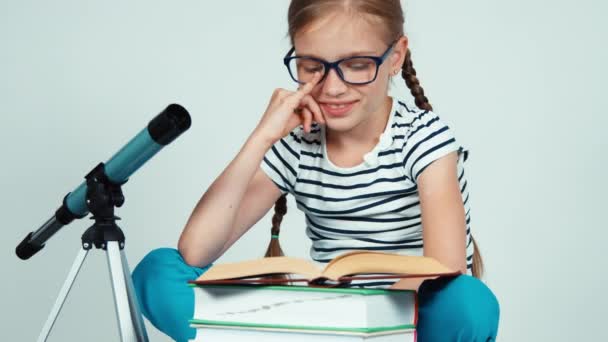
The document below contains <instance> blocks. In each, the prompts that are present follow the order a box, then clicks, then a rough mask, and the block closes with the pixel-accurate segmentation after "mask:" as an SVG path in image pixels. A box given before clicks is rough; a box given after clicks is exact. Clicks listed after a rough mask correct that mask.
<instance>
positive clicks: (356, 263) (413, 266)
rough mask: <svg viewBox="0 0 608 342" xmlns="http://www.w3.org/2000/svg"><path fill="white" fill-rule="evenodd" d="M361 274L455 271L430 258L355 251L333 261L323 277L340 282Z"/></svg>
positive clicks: (440, 272) (409, 273) (416, 273)
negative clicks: (352, 275) (346, 277)
mask: <svg viewBox="0 0 608 342" xmlns="http://www.w3.org/2000/svg"><path fill="white" fill-rule="evenodd" d="M361 273H389V274H407V275H426V274H444V273H446V274H449V273H453V271H452V270H450V269H449V268H447V267H445V266H444V265H442V264H441V263H439V262H438V261H437V260H435V259H433V258H429V257H424V256H410V255H400V254H394V253H382V252H371V251H355V252H349V253H345V254H343V255H341V256H339V257H337V258H335V259H334V260H332V261H331V262H330V263H329V264H328V265H327V266H326V267H325V270H324V271H323V273H322V276H323V277H326V278H327V279H331V280H334V281H338V280H339V278H340V277H342V276H346V275H351V274H361Z"/></svg>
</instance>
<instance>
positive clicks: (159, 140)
mask: <svg viewBox="0 0 608 342" xmlns="http://www.w3.org/2000/svg"><path fill="white" fill-rule="evenodd" d="M191 123H192V121H191V119H190V115H189V114H188V111H187V110H186V109H184V107H182V106H180V105H178V104H170V105H169V106H167V108H165V109H164V110H163V111H162V112H161V113H160V114H158V115H157V116H156V117H154V118H153V119H152V120H151V121H150V122H149V123H148V124H147V126H146V127H145V128H144V129H143V130H141V131H140V133H139V134H137V135H136V136H135V137H133V138H132V139H131V140H130V141H129V142H128V143H127V144H126V145H124V146H123V148H121V149H120V150H119V151H118V152H117V153H116V154H115V155H114V156H113V157H111V158H110V159H109V160H108V161H107V162H106V163H99V164H98V165H97V166H95V167H94V168H93V169H92V170H91V171H90V172H89V173H88V174H87V175H86V176H85V181H83V182H82V183H81V184H80V185H79V186H78V187H77V188H76V189H74V190H73V191H71V192H69V193H68V194H67V195H65V197H64V198H63V202H62V204H61V206H60V207H59V208H58V209H57V210H56V211H55V213H54V214H53V215H52V216H51V218H50V219H48V220H47V221H46V222H45V223H44V224H43V225H42V226H41V227H40V228H38V229H37V230H36V231H33V232H30V233H29V234H28V235H27V236H26V237H25V238H24V239H23V241H21V243H20V244H19V245H18V246H17V248H16V249H15V252H16V254H17V256H18V257H19V258H20V259H22V260H27V259H29V258H31V257H32V256H33V255H34V254H36V253H37V252H39V251H40V250H41V249H42V248H44V246H45V244H46V242H47V241H48V240H49V239H50V238H51V237H52V236H53V235H54V234H55V233H57V232H58V231H59V230H60V229H61V228H63V227H64V226H66V225H68V224H70V223H71V222H72V221H74V220H75V219H80V218H83V217H85V216H87V215H88V214H89V213H91V214H92V215H93V216H92V217H91V219H93V220H95V223H94V224H93V225H92V226H91V227H89V228H88V229H87V230H86V231H85V232H84V234H83V235H82V237H81V249H80V251H79V253H78V255H77V256H76V259H75V260H74V263H73V264H72V268H71V269H70V271H69V273H68V276H67V278H66V280H65V282H64V284H63V287H62V288H61V290H60V292H59V295H58V297H57V300H56V301H55V304H54V306H53V309H52V310H51V313H50V314H49V317H48V319H47V321H46V323H45V325H44V327H43V328H42V331H41V333H40V335H39V337H38V342H44V341H46V339H47V338H48V335H49V334H50V331H51V329H52V327H53V325H54V323H55V321H56V319H57V316H58V315H59V311H60V310H61V307H62V306H63V304H64V302H65V300H66V298H67V295H68V293H69V291H70V289H71V287H72V285H73V283H74V280H75V279H76V276H77V275H78V272H79V271H80V268H81V266H82V264H83V263H84V260H85V258H86V256H87V254H88V252H89V251H90V250H91V249H92V248H93V247H96V248H97V249H102V250H103V251H105V252H106V255H107V259H108V267H109V268H110V278H111V279H110V280H111V284H112V290H113V295H114V306H115V309H116V314H117V318H118V327H119V330H120V337H121V341H123V342H127V341H129V342H131V341H137V342H141V341H144V342H147V341H148V336H147V333H146V329H145V326H144V323H143V319H142V316H141V311H140V309H139V302H138V300H137V297H136V294H135V290H134V289H133V283H132V280H131V272H130V271H129V266H128V263H127V259H126V256H125V253H124V247H125V236H124V233H123V231H122V230H121V229H120V227H118V225H117V224H116V220H119V219H120V218H119V217H117V216H115V215H114V208H115V207H121V206H122V205H123V204H124V202H125V197H124V195H123V193H122V185H124V184H125V183H126V182H127V181H128V180H129V178H130V177H131V175H132V174H133V173H135V171H137V170H138V169H139V168H140V167H141V166H142V165H143V164H145V163H146V162H147V161H148V160H149V159H150V158H152V157H153V156H154V155H156V153H158V152H159V151H160V150H161V149H162V148H163V147H165V146H167V145H168V144H169V143H171V142H172V141H173V140H175V139H176V138H177V137H179V136H180V135H181V134H182V133H183V132H185V131H186V130H188V129H189V128H190V126H191Z"/></svg>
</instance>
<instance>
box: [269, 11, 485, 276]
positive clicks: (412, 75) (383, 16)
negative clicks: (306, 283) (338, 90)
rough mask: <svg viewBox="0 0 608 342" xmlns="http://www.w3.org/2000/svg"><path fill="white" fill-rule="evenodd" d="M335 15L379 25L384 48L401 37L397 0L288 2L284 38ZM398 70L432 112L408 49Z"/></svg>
mask: <svg viewBox="0 0 608 342" xmlns="http://www.w3.org/2000/svg"><path fill="white" fill-rule="evenodd" d="M336 11H343V12H345V13H348V14H350V15H353V16H358V17H359V18H361V19H364V20H376V21H377V22H380V23H381V25H377V26H378V28H379V30H380V33H381V35H382V38H383V39H384V41H385V43H386V44H387V45H388V44H389V43H390V42H392V41H393V40H395V39H397V38H398V37H400V36H402V35H404V30H403V24H404V21H405V19H404V15H403V10H402V8H401V2H400V1H399V0H291V3H290V4H289V10H288V14H287V21H288V24H289V31H288V35H289V38H290V39H291V43H292V45H293V43H294V37H295V36H296V34H297V33H298V32H301V30H303V29H305V27H306V26H307V25H310V24H311V23H313V22H314V21H316V20H318V19H320V18H322V17H324V16H326V15H327V14H329V13H335V12H336ZM401 69H402V70H401V76H402V77H403V79H404V80H405V84H406V85H407V87H408V88H409V90H410V93H411V94H412V96H413V97H414V100H415V102H416V106H418V108H421V109H424V110H429V111H430V110H433V107H432V106H431V104H430V103H429V99H428V98H427V97H426V96H425V94H424V89H422V86H420V81H419V80H418V77H417V76H416V70H415V69H414V64H413V63H412V54H411V52H410V50H409V48H408V50H407V52H406V55H405V60H404V62H403V66H402V68H401ZM285 196H286V195H282V196H281V197H280V198H279V199H278V200H277V202H276V204H275V213H274V216H273V218H272V236H273V237H272V238H271V241H270V245H269V246H268V249H267V251H266V256H267V257H273V256H281V255H283V251H282V250H281V246H280V244H279V241H278V235H279V232H280V224H281V221H282V219H283V215H284V214H285V213H286V212H287V203H286V198H285ZM471 243H472V244H473V248H474V254H473V267H472V270H471V272H472V274H473V276H474V277H477V278H481V277H482V275H483V260H482V257H481V254H480V252H479V249H478V247H477V243H476V242H475V240H474V239H473V236H471Z"/></svg>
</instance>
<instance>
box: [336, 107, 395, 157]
mask: <svg viewBox="0 0 608 342" xmlns="http://www.w3.org/2000/svg"><path fill="white" fill-rule="evenodd" d="M392 101H394V100H393V99H392V98H391V97H389V96H387V97H386V99H385V101H384V103H383V104H382V105H381V106H380V108H378V111H377V112H376V113H373V114H371V115H369V116H368V118H367V119H366V120H363V121H361V122H360V123H359V124H358V125H356V126H355V127H353V128H352V129H351V130H349V131H346V132H336V131H332V130H331V129H330V128H329V127H327V126H326V130H325V141H326V143H327V144H328V145H331V146H333V147H335V148H338V149H340V148H342V147H345V146H371V147H370V149H371V148H373V147H374V146H375V145H376V144H377V143H378V139H379V137H380V135H381V134H382V132H384V129H385V128H386V123H387V121H388V119H389V116H390V111H391V108H392V105H393V103H392Z"/></svg>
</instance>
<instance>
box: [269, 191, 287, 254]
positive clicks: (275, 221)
mask: <svg viewBox="0 0 608 342" xmlns="http://www.w3.org/2000/svg"><path fill="white" fill-rule="evenodd" d="M285 213H287V195H282V196H281V197H279V199H277V201H276V203H275V204H274V215H273V216H272V229H271V230H270V234H271V237H270V243H269V244H268V249H266V255H265V257H276V256H283V255H284V253H283V250H282V249H281V245H280V243H279V238H278V236H279V233H280V232H281V222H282V221H283V216H284V215H285Z"/></svg>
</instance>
